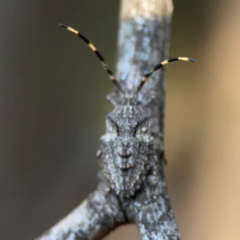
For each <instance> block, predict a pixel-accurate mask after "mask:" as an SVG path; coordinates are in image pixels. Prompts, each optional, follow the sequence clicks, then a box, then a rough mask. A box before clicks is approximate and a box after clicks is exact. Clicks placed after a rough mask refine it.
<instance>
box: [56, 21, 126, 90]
mask: <svg viewBox="0 0 240 240" xmlns="http://www.w3.org/2000/svg"><path fill="white" fill-rule="evenodd" d="M59 26H60V27H62V28H65V29H67V30H68V31H70V32H72V33H75V34H76V35H78V36H79V37H80V38H81V39H82V40H83V41H84V42H85V43H87V45H88V46H89V48H91V50H92V51H93V52H94V53H95V54H96V56H97V58H98V59H99V60H100V63H101V64H102V66H103V68H104V70H105V71H106V72H107V73H108V75H109V79H110V81H111V82H112V83H113V84H114V85H115V86H116V87H117V88H118V90H119V91H120V92H122V93H123V90H122V87H121V85H120V84H119V82H118V81H117V80H116V78H115V77H114V75H113V72H112V71H111V69H110V68H109V67H108V65H107V64H106V62H105V60H104V58H103V56H102V54H101V53H100V52H99V51H98V50H97V48H96V47H95V46H94V45H93V44H92V43H91V42H90V41H89V40H88V39H87V38H86V37H85V36H83V35H82V34H81V33H80V32H79V31H77V30H75V29H74V28H72V27H69V26H67V25H65V24H62V23H60V24H59Z"/></svg>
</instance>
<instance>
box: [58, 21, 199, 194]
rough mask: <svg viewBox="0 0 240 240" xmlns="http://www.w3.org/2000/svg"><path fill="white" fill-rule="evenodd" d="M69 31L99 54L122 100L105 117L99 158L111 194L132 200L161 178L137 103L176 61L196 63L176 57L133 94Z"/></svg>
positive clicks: (145, 116)
mask: <svg viewBox="0 0 240 240" xmlns="http://www.w3.org/2000/svg"><path fill="white" fill-rule="evenodd" d="M59 25H60V26H61V27H63V28H65V29H66V30H68V31H70V32H72V33H74V34H76V35H78V36H79V37H80V38H81V39H82V40H83V41H84V42H85V43H86V44H87V45H88V46H89V48H90V49H91V50H92V51H93V52H94V53H95V54H96V56H97V57H98V59H99V60H100V63H101V64H102V66H103V68H104V69H105V71H106V72H107V73H108V75H109V79H110V81H111V82H112V83H113V84H114V85H115V86H116V89H117V90H118V92H119V94H120V97H119V100H118V102H116V103H115V104H114V109H113V111H112V112H110V113H109V114H107V115H106V133H105V134H104V135H103V136H102V137H101V138H100V142H101V146H100V150H99V151H98V152H97V157H98V159H99V163H100V166H101V169H102V172H103V176H104V179H105V180H106V181H107V182H108V184H109V187H110V189H111V191H114V192H115V194H116V195H118V196H119V197H121V198H130V197H131V196H134V195H135V194H136V193H137V191H139V190H140V189H141V188H143V187H144V184H145V182H146V178H147V177H149V176H150V177H151V178H150V179H154V177H155V176H156V175H158V167H159V164H158V156H159V153H158V152H157V150H156V148H155V147H154V136H153V135H152V134H151V112H150V111H149V108H148V107H147V106H146V105H144V104H143V103H141V102H139V101H138V94H139V92H140V91H141V89H142V88H143V86H144V84H145V83H146V81H147V79H148V78H149V77H151V75H152V74H153V73H154V72H155V71H157V70H159V69H161V68H162V67H163V66H165V65H167V64H168V63H170V62H174V61H178V60H180V61H187V62H195V61H196V60H195V59H193V58H189V57H175V58H170V59H168V60H165V61H162V62H160V63H158V64H157V65H155V66H154V67H153V69H152V70H151V71H149V72H147V73H145V74H144V75H143V76H142V78H141V80H140V83H139V85H138V87H137V88H136V89H134V90H129V89H128V90H125V89H123V88H122V86H121V84H120V83H119V82H118V81H117V80H116V78H115V76H114V75H113V72H112V71H111V70H110V68H109V67H108V65H107V64H106V62H105V60H104V58H103V56H102V55H101V53H100V52H99V51H98V50H97V48H96V47H95V46H94V45H93V44H92V43H91V42H90V41H89V40H88V39H87V38H86V37H85V36H84V35H82V34H81V33H80V32H79V31H77V30H75V29H74V28H72V27H69V26H66V25H64V24H59Z"/></svg>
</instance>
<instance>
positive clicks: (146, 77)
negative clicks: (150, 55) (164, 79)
mask: <svg viewBox="0 0 240 240" xmlns="http://www.w3.org/2000/svg"><path fill="white" fill-rule="evenodd" d="M179 60H180V61H186V62H196V60H195V59H194V58H189V57H175V58H170V59H168V60H165V61H162V62H160V63H158V64H157V65H155V66H154V67H153V69H152V70H151V71H150V72H148V73H145V74H144V75H143V76H142V79H141V82H140V84H139V86H138V88H137V90H136V93H139V92H140V90H141V89H142V87H143V85H144V84H145V82H146V81H147V79H148V78H149V77H150V76H152V74H153V73H154V72H156V71H157V70H158V69H160V68H162V67H163V66H165V65H167V64H168V63H170V62H175V61H179Z"/></svg>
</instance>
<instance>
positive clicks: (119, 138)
mask: <svg viewBox="0 0 240 240" xmlns="http://www.w3.org/2000/svg"><path fill="white" fill-rule="evenodd" d="M153 140H154V138H153V136H152V135H151V129H150V119H149V112H148V109H146V108H145V106H143V105H142V104H140V103H139V102H138V101H137V95H136V94H124V95H123V97H122V99H120V102H119V103H118V104H117V105H116V106H115V108H114V109H113V111H112V112H110V113H109V114H107V116H106V133H105V134H104V135H103V136H102V137H101V147H100V151H99V152H98V155H99V162H100V165H101V168H102V170H103V174H104V176H105V177H106V179H107V181H108V183H109V186H110V188H111V189H112V190H113V191H115V193H116V194H117V195H119V196H120V197H124V198H129V197H130V196H133V195H134V194H135V193H136V191H137V190H139V189H140V188H141V186H142V184H143V182H144V181H145V179H146V175H147V173H148V172H149V171H150V169H151V167H150V166H151V165H152V164H151V161H152V160H151V158H149V156H150V155H153V153H155V151H154V146H153Z"/></svg>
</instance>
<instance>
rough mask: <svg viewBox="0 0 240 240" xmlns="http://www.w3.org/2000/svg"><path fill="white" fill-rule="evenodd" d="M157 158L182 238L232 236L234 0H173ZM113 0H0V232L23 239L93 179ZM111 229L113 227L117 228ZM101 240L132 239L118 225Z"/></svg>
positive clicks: (235, 223)
mask: <svg viewBox="0 0 240 240" xmlns="http://www.w3.org/2000/svg"><path fill="white" fill-rule="evenodd" d="M174 5H175V11H174V15H173V23H172V35H171V36H172V38H171V46H170V56H178V55H180V56H181V55H184V56H191V57H195V58H197V60H198V62H197V64H195V65H194V64H192V65H189V64H186V63H185V64H184V63H176V64H172V65H170V66H169V67H168V70H167V76H168V86H167V108H166V131H165V136H166V153H167V158H168V160H169V164H168V166H167V167H166V174H167V179H168V186H169V194H170V196H171V200H172V204H173V208H174V211H175V215H176V219H177V222H178V225H179V229H180V232H181V234H182V238H183V240H203V239H204V240H226V239H227V240H239V239H240V67H238V65H239V64H240V60H239V59H240V44H239V43H240V28H239V26H240V1H238V0H228V1H227V0H211V1H207V0H198V1H192V0H181V1H179V0H178V1H177V0H176V1H174ZM118 9H119V2H118V1H111V0H102V1H97V0H91V1H87V0H81V1H80V0H79V1H76V0H68V1H63V0H58V1H56V0H55V1H54V0H51V1H49V0H48V1H46V0H44V1H43V0H41V1H40V0H34V1H30V0H21V1H17V0H13V1H7V0H2V1H1V8H0V31H1V37H0V109H1V118H0V239H7V240H15V239H18V240H28V239H29V240H30V239H33V238H34V237H36V236H38V235H39V234H41V233H42V232H43V231H44V230H46V229H48V228H49V227H51V226H52V225H53V224H54V223H56V222H57V221H58V220H60V219H61V218H62V217H64V216H65V215H66V214H67V213H69V212H70V211H71V210H72V209H73V208H75V207H76V206H77V205H78V204H79V203H80V202H81V201H82V200H83V199H84V198H85V196H86V195H87V194H88V193H90V192H91V191H93V190H94V189H95V186H96V184H97V178H96V173H97V169H98V165H97V160H96V158H95V152H96V150H97V148H98V138H99V137H100V135H101V134H102V133H103V132H104V129H105V126H104V114H105V113H106V112H107V111H109V110H110V109H111V106H110V104H109V103H107V102H106V100H105V95H106V94H107V93H108V92H109V91H110V89H111V87H112V86H111V85H110V84H109V82H108V79H107V76H106V74H105V72H104V71H103V70H102V68H101V66H100V64H99V63H98V61H97V59H96V58H95V56H93V54H92V53H91V52H90V51H89V49H88V48H87V47H86V46H85V45H84V43H82V42H81V41H80V40H79V39H78V38H77V37H75V36H74V35H71V34H70V33H67V32H66V31H64V30H62V29H60V28H58V27H57V24H58V23H59V22H64V23H66V24H69V25H72V26H73V27H76V28H77V29H80V30H81V31H82V32H83V33H85V34H86V35H87V36H88V37H89V38H90V39H91V40H92V41H93V42H94V43H95V44H96V45H97V46H98V48H99V49H100V50H101V52H103V53H104V56H105V57H106V59H107V61H108V62H109V65H110V66H112V68H113V66H114V62H115V58H116V40H117V26H118ZM120 231H121V234H119V233H120ZM106 239H108V240H115V239H118V240H120V239H139V237H138V233H137V230H136V228H135V227H133V226H130V227H122V228H120V229H117V231H115V232H114V233H111V234H110V235H109V236H108V237H107V238H106Z"/></svg>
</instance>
